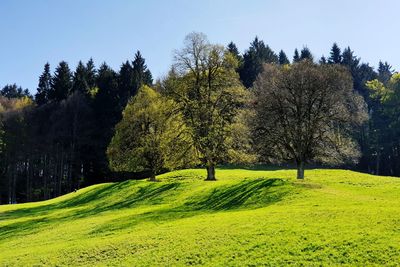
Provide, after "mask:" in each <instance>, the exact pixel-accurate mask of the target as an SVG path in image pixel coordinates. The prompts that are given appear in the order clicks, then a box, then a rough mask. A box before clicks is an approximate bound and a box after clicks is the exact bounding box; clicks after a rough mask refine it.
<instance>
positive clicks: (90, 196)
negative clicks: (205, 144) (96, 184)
mask: <svg viewBox="0 0 400 267" xmlns="http://www.w3.org/2000/svg"><path fill="white" fill-rule="evenodd" d="M182 185H183V184H182V183H179V182H169V183H163V182H160V183H142V184H140V185H134V184H132V182H129V181H126V182H122V183H117V184H108V185H104V186H103V187H101V188H94V189H92V190H90V191H88V192H85V193H82V194H80V195H77V196H76V197H74V198H71V199H68V200H65V201H61V202H59V203H54V204H49V205H45V206H40V207H33V208H25V209H18V210H14V211H9V212H4V213H0V220H4V219H17V218H21V217H25V216H26V217H30V218H29V219H27V220H24V221H22V222H15V223H11V224H8V225H5V226H1V227H0V240H6V239H7V238H10V237H18V236H25V235H28V234H35V233H38V232H41V231H46V230H47V229H51V227H52V226H53V225H55V224H61V223H67V222H69V221H74V220H77V219H82V218H86V217H89V216H93V215H98V214H100V213H102V212H107V211H115V210H119V209H126V208H132V207H135V206H137V205H147V206H151V205H157V204H170V203H168V202H171V200H173V199H176V196H177V194H179V193H180V192H181V191H182V190H183V188H182ZM290 190H291V185H289V184H288V183H287V182H285V181H283V180H281V179H261V178H260V179H248V180H243V181H241V182H239V183H237V184H233V185H225V186H222V185H221V186H218V187H216V188H213V189H208V190H207V191H203V192H200V193H197V194H196V195H193V196H191V197H190V198H189V199H187V200H186V201H185V202H183V203H177V204H175V205H174V203H172V204H171V205H170V206H169V207H168V208H162V209H156V210H153V211H150V212H145V213H141V214H135V215H127V216H123V217H119V218H117V219H114V220H111V221H108V222H107V223H104V224H100V225H99V226H98V227H96V228H95V229H93V231H91V232H90V233H89V235H91V234H110V233H112V231H116V230H122V229H126V228H129V227H134V226H135V225H137V224H140V223H144V222H154V223H164V222H168V221H174V220H178V219H182V218H187V217H192V216H196V215H200V214H205V213H210V212H216V211H221V210H236V209H245V208H246V209H255V208H260V207H264V206H267V205H270V204H273V203H276V202H278V201H280V200H281V199H282V198H283V197H284V196H285V195H286V194H288V193H289V192H290Z"/></svg>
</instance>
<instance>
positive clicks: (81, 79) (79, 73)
mask: <svg viewBox="0 0 400 267" xmlns="http://www.w3.org/2000/svg"><path fill="white" fill-rule="evenodd" d="M86 74H87V73H86V67H85V65H83V63H82V61H79V63H78V66H77V67H76V70H75V72H74V76H73V83H72V88H71V91H72V92H81V93H82V94H84V95H86V94H87V93H88V92H89V85H88V83H87V77H86V76H87V75H86Z"/></svg>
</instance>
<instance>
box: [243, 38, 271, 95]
mask: <svg viewBox="0 0 400 267" xmlns="http://www.w3.org/2000/svg"><path fill="white" fill-rule="evenodd" d="M264 63H278V56H277V55H276V54H275V53H274V51H272V49H271V48H270V47H269V46H268V45H265V44H264V42H263V41H262V40H259V39H258V37H256V38H255V39H254V41H253V42H252V43H251V45H250V48H249V49H248V50H247V51H246V52H245V53H244V55H243V64H242V65H241V67H240V69H239V75H240V79H241V81H242V83H243V85H244V86H245V87H247V88H249V87H252V86H253V82H254V81H255V80H256V78H257V75H258V74H259V73H260V72H261V71H262V66H263V64H264Z"/></svg>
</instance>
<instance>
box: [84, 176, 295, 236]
mask: <svg viewBox="0 0 400 267" xmlns="http://www.w3.org/2000/svg"><path fill="white" fill-rule="evenodd" d="M290 191H291V186H290V185H289V184H288V183H287V182H284V181H283V180H281V179H255V180H244V181H242V182H240V183H238V184H235V185H230V186H221V187H218V188H215V189H213V190H209V191H208V192H206V193H205V194H202V195H201V196H194V197H193V198H192V199H191V200H189V201H187V202H185V203H183V204H182V205H177V206H175V207H171V208H163V209H159V210H156V211H150V212H146V213H142V214H135V215H128V216H124V217H120V218H118V219H115V220H112V221H109V222H107V224H103V225H100V226H98V227H96V228H95V229H94V230H93V231H91V232H90V233H89V235H99V234H100V235H101V234H104V235H107V234H109V233H112V232H114V231H120V230H124V229H127V228H133V227H135V226H136V225H138V224H140V223H146V222H153V223H157V224H158V223H164V222H171V221H176V220H179V219H184V218H190V217H193V216H197V215H201V214H210V213H214V212H218V211H234V210H240V209H256V208H261V207H266V206H268V205H271V204H274V203H276V202H279V201H281V200H282V199H283V197H284V196H285V195H287V194H288V193H289V192H290Z"/></svg>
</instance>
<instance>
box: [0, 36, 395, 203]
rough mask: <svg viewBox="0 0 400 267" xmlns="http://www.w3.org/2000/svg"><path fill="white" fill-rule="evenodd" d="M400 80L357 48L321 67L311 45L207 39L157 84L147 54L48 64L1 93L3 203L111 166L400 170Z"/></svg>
mask: <svg viewBox="0 0 400 267" xmlns="http://www.w3.org/2000/svg"><path fill="white" fill-rule="evenodd" d="M398 80H399V78H398V76H397V74H393V71H392V69H391V66H390V65H389V64H388V63H382V62H380V63H379V68H378V70H377V72H375V71H374V69H373V68H372V67H371V66H369V65H368V64H366V63H361V60H360V58H358V57H356V56H355V55H354V52H353V51H352V50H351V49H350V48H349V47H348V48H346V49H344V50H343V51H341V49H340V48H339V47H338V46H337V45H336V44H334V45H333V46H332V49H331V51H330V54H329V57H327V58H325V57H321V58H320V59H319V60H316V59H314V58H313V55H312V53H311V51H310V50H309V49H308V48H307V47H304V48H303V49H301V50H300V51H299V50H297V49H296V50H295V51H294V55H293V58H292V60H290V59H289V57H288V56H287V55H286V54H285V52H284V51H282V50H281V51H280V52H279V53H275V52H274V51H273V50H272V49H271V48H270V47H269V46H268V45H266V44H265V43H264V42H263V41H262V40H260V39H258V38H255V39H254V41H253V42H252V43H251V44H250V47H249V48H248V49H247V50H246V51H245V52H244V53H243V54H241V53H240V52H239V50H238V49H237V47H236V45H235V44H234V43H233V42H231V43H230V44H228V46H227V47H226V48H224V47H221V46H219V45H213V44H210V43H209V42H208V41H207V38H206V37H205V36H204V35H203V34H197V33H193V34H190V35H189V36H188V37H187V38H186V39H185V43H184V47H183V48H182V49H180V50H178V51H176V53H175V56H174V64H173V65H172V67H171V70H170V72H169V73H168V75H167V76H166V77H165V78H163V79H162V80H158V81H156V82H155V83H153V80H152V76H151V73H150V71H149V70H148V69H147V67H146V64H145V61H144V59H143V57H142V56H141V54H140V53H139V52H137V53H136V55H135V58H134V60H133V61H132V62H131V61H126V62H125V63H123V64H122V65H121V68H120V70H119V71H118V72H116V71H114V70H112V69H111V68H110V67H109V66H107V64H105V63H103V64H102V65H101V66H100V67H99V68H98V69H96V67H95V65H94V62H93V61H92V60H89V61H88V62H87V63H86V64H84V63H82V62H79V63H78V65H77V67H76V69H75V71H71V70H70V68H69V66H68V64H67V63H66V62H60V64H59V65H58V66H57V68H56V69H55V72H54V73H51V70H50V65H49V64H46V65H45V67H44V70H43V73H42V75H41V76H40V78H39V84H38V88H37V94H36V95H35V96H34V97H33V96H31V95H30V94H29V91H28V90H23V89H22V88H20V87H18V86H17V85H8V86H5V87H4V88H3V89H2V90H1V91H0V95H1V97H0V116H1V120H0V122H1V124H0V157H1V166H0V194H1V197H0V201H1V202H9V203H15V202H21V201H31V200H39V199H48V198H51V197H54V196H58V195H60V194H63V193H66V192H70V191H72V190H74V189H76V188H79V187H80V186H82V185H89V184H93V183H98V182H101V181H105V180H106V179H108V178H109V177H111V176H112V174H113V173H112V171H116V172H141V171H150V176H151V178H152V179H153V180H154V179H155V175H156V174H157V173H159V172H161V171H164V170H167V169H175V168H182V167H187V166H199V165H201V166H205V167H206V169H207V178H206V179H207V180H214V179H215V166H216V165H217V164H221V163H229V162H235V163H242V164H243V163H254V162H263V163H281V162H286V161H290V162H294V163H295V164H296V165H297V166H298V177H299V178H302V177H303V176H304V164H305V163H307V162H314V163H317V164H322V163H325V164H331V165H337V164H348V166H350V167H353V168H357V169H359V170H363V171H368V172H372V173H379V174H391V175H400V169H399V167H398V166H400V164H399V163H400V162H399V159H400V158H399V155H398V149H399V143H398V140H397V139H396V136H398V129H399V124H398V123H396V122H397V120H398V114H399V113H398V110H397V109H396V103H397V102H396V101H397V91H398V89H397V88H398ZM144 85H145V86H144ZM139 88H141V89H140V90H139ZM110 167H111V169H112V171H110Z"/></svg>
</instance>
